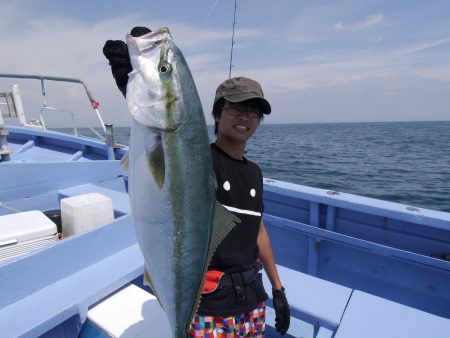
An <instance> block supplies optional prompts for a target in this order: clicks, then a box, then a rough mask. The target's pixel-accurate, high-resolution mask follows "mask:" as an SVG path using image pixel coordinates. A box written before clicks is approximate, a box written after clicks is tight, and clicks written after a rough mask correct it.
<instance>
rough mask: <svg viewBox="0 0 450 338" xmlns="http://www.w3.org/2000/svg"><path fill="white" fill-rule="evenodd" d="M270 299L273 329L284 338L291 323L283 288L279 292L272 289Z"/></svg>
mask: <svg viewBox="0 0 450 338" xmlns="http://www.w3.org/2000/svg"><path fill="white" fill-rule="evenodd" d="M272 299H273V307H274V308H275V328H276V329H277V331H278V332H280V334H281V335H282V336H284V335H285V334H286V332H287V330H288V329H289V324H290V323H291V310H290V308H289V304H288V301H287V299H286V294H285V293H284V288H283V287H282V288H281V289H280V290H275V289H272Z"/></svg>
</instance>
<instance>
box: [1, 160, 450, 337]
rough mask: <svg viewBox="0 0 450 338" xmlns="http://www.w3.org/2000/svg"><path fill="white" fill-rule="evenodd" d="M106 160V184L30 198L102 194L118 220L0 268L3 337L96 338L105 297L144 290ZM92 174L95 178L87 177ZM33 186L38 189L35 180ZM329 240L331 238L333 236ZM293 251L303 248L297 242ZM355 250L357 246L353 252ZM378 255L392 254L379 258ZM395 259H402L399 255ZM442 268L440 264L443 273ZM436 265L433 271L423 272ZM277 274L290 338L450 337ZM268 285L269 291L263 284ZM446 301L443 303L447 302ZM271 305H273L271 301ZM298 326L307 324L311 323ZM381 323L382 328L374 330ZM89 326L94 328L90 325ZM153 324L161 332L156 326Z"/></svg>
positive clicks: (430, 323) (289, 272) (413, 318)
mask: <svg viewBox="0 0 450 338" xmlns="http://www.w3.org/2000/svg"><path fill="white" fill-rule="evenodd" d="M106 163H109V165H110V167H109V170H103V171H102V175H103V176H104V177H103V179H99V178H98V177H97V178H96V180H97V181H96V182H95V183H85V184H81V185H79V184H78V185H75V186H65V187H61V188H58V189H56V190H52V191H53V192H52V193H42V194H41V195H38V196H36V197H34V199H35V200H34V201H32V202H33V203H31V205H33V206H35V205H36V203H38V204H39V203H40V205H41V206H45V205H46V206H47V207H49V208H54V207H55V205H56V204H54V200H56V201H57V200H59V199H61V198H64V197H69V196H76V195H80V194H86V193H91V192H99V193H102V194H104V195H106V196H109V197H110V198H111V199H112V201H113V206H114V209H115V215H116V219H115V221H114V222H112V223H111V224H107V225H105V226H102V227H98V228H96V229H93V230H91V231H89V232H88V233H86V234H82V235H76V236H73V237H70V238H67V239H66V240H64V241H63V242H60V243H58V244H56V245H52V246H50V247H48V248H47V249H45V250H41V251H39V252H36V253H34V254H30V255H29V256H27V257H24V258H23V259H19V260H17V261H15V262H14V264H6V265H4V266H2V267H1V272H2V273H1V274H0V291H1V294H2V297H1V300H0V328H2V331H3V332H9V333H11V334H12V336H24V337H34V336H39V335H43V336H44V337H59V336H61V335H67V334H69V335H71V334H72V333H73V334H74V335H75V332H78V331H77V330H79V328H80V327H81V326H82V324H83V323H85V322H86V324H85V328H84V329H83V331H82V335H81V336H82V337H93V336H95V335H93V334H94V331H95V330H94V329H93V327H96V330H97V331H96V332H97V333H96V334H98V332H99V329H98V326H95V325H94V326H92V321H91V320H90V319H89V318H90V317H89V316H90V314H89V310H90V309H92V308H94V307H95V305H98V304H101V302H102V301H104V300H108V298H109V297H110V296H111V295H114V294H116V292H117V290H121V289H122V288H123V287H126V286H129V285H130V283H131V284H134V285H137V286H139V287H141V288H142V285H141V283H140V280H141V278H142V271H143V258H142V255H141V252H140V250H139V248H138V246H137V244H136V241H135V238H134V231H133V229H132V222H131V219H130V215H129V204H128V203H129V202H128V195H127V194H126V191H125V184H124V180H123V177H122V176H121V174H122V173H121V169H120V166H119V163H118V161H109V162H106ZM11 167H13V165H11ZM114 167H115V169H114ZM86 174H87V172H86ZM91 175H95V174H94V173H92V172H91ZM108 176H109V177H108ZM91 178H92V177H91ZM87 181H89V179H88V180H87ZM34 184H35V185H36V189H38V188H39V182H34ZM19 191H20V189H19V190H18V191H16V192H15V196H16V198H18V196H19V195H20V194H19ZM269 191H270V189H269ZM39 199H40V202H38V200H39ZM9 205H12V206H14V207H17V208H25V207H26V205H27V198H25V197H24V196H22V198H20V199H16V200H11V201H9ZM0 210H2V209H0ZM266 217H267V218H266V223H267V224H268V225H269V226H268V228H269V229H270V231H272V237H273V238H274V241H275V243H276V242H277V241H278V240H279V238H278V237H277V234H276V231H277V230H276V229H277V227H281V226H282V225H281V223H277V221H275V220H277V219H276V216H273V215H270V214H269V215H267V216H266ZM299 224H300V223H299ZM299 224H296V225H295V226H296V228H295V229H293V230H292V228H293V224H291V223H284V225H283V226H285V227H288V228H291V230H292V233H291V235H292V236H294V239H293V240H297V241H299V242H298V243H302V239H301V238H295V236H297V237H298V236H300V235H301V236H302V235H304V234H305V232H306V230H305V229H302V227H299ZM300 225H301V224H300ZM309 230H311V229H309ZM309 232H310V233H311V236H314V237H317V238H319V237H320V236H319V234H318V233H314V232H311V231H309ZM329 235H330V236H331V233H330V234H329ZM288 237H289V238H291V236H288ZM320 238H321V239H322V240H324V241H327V240H328V241H333V242H338V243H340V245H343V246H344V247H345V246H351V245H353V244H352V243H350V242H349V243H346V242H345V241H343V240H342V239H341V240H340V241H339V238H334V237H332V236H331V237H328V238H327V237H326V236H322V237H320ZM275 245H276V247H275V248H276V252H275V254H276V256H277V257H280V258H281V259H280V260H281V261H283V258H284V259H286V258H287V257H286V256H285V253H283V251H282V250H283V249H284V248H286V245H289V243H284V244H283V245H281V244H275ZM306 246H307V245H306ZM353 246H354V245H353ZM295 247H296V248H297V249H301V246H300V245H296V246H295ZM360 249H361V248H360V247H356V250H360ZM381 256H382V257H390V256H389V255H385V254H384V253H383V254H382V255H381ZM397 259H401V260H404V258H402V257H399V258H397ZM444 263H445V262H444ZM55 266H58V269H54V267H55ZM446 267H447V266H446V265H445V264H444V265H443V268H446ZM437 268H438V267H431V268H428V270H431V271H432V270H433V269H437ZM279 270H280V274H281V278H282V281H283V284H284V285H285V287H286V290H287V292H288V299H289V301H290V304H291V307H292V316H293V325H292V328H291V330H290V331H289V334H290V335H291V336H293V337H307V336H308V335H310V336H314V337H322V338H324V337H346V338H351V337H361V336H364V337H369V338H370V337H375V336H376V337H379V336H380V335H379V333H380V332H381V331H380V330H383V334H382V335H381V336H383V337H417V338H419V337H424V336H430V337H442V338H444V337H447V336H448V335H447V334H448V332H450V320H449V319H447V318H444V317H440V316H437V315H434V314H431V313H427V312H424V311H421V310H418V309H415V308H412V307H408V306H406V305H401V304H399V303H395V302H393V301H390V300H387V299H384V298H380V297H378V296H375V295H372V294H370V293H368V292H364V291H360V290H358V289H355V288H350V287H347V286H344V285H339V284H337V283H333V282H330V281H326V280H324V279H322V278H319V277H316V276H311V275H308V274H306V273H302V272H299V271H295V270H294V269H291V268H289V267H286V266H284V267H283V266H279ZM319 271H320V269H319ZM7 276H14V278H7ZM31 279H32V281H33V282H32V283H30V280H31ZM94 281H95V282H94ZM265 284H266V287H268V288H270V285H269V284H268V281H267V279H265ZM447 285H448V284H447ZM145 292H148V290H147V291H145ZM146 297H149V296H148V295H145V296H144V298H143V299H146ZM444 301H447V303H446V304H448V300H444ZM44 303H45V304H46V306H45V307H42V306H41V304H44ZM144 304H146V305H145V306H144ZM268 305H269V307H270V306H271V302H270V301H269V302H268ZM105 306H106V305H105ZM142 306H144V307H142V311H145V310H146V309H147V307H148V305H147V303H145V301H144V303H142ZM152 309H153V310H155V309H154V308H152ZM153 310H152V311H153ZM159 310H160V309H159ZM155 311H156V310H155ZM160 311H161V310H160ZM156 313H158V312H156ZM398 314H401V316H399V315H398ZM86 319H88V320H87V321H86ZM141 320H142V319H138V320H137V323H134V324H133V325H143V323H141V324H139V322H140V321H141ZM299 320H300V321H301V322H299ZM273 323H274V321H273V310H271V309H270V308H269V309H268V325H269V327H268V336H269V337H270V336H271V335H273V336H276V334H275V333H274V329H273ZM303 323H309V324H310V326H305V325H304V324H303ZM380 323H382V325H381V326H382V328H380V327H379V326H380ZM116 324H117V323H116ZM145 325H147V323H146V324H145ZM89 326H92V327H90V328H88V327H89ZM157 327H160V326H159V324H158V325H157ZM157 327H156V328H155V330H156V329H157ZM4 330H5V331H4ZM92 330H94V331H92ZM107 330H108V327H105V328H103V329H100V331H102V332H103V333H104V332H107ZM158 332H159V331H158ZM161 337H163V336H161Z"/></svg>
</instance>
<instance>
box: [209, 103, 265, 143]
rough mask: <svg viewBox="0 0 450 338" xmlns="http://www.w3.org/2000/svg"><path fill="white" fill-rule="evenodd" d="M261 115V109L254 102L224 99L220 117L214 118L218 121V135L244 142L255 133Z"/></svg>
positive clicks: (233, 140) (236, 141)
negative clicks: (234, 101)
mask: <svg viewBox="0 0 450 338" xmlns="http://www.w3.org/2000/svg"><path fill="white" fill-rule="evenodd" d="M261 117H262V113H261V110H260V109H259V107H258V106H257V105H255V104H251V103H246V102H239V103H232V102H228V101H225V104H224V106H223V108H222V112H221V114H220V117H216V118H215V121H216V122H218V123H219V126H218V137H225V138H227V139H229V140H230V141H232V142H235V143H242V142H243V143H245V142H246V141H247V140H248V139H249V138H250V137H251V136H252V135H253V134H254V133H255V131H256V128H257V127H258V125H259V122H260V120H261Z"/></svg>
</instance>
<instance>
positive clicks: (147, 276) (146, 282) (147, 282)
mask: <svg viewBox="0 0 450 338" xmlns="http://www.w3.org/2000/svg"><path fill="white" fill-rule="evenodd" d="M144 285H147V286H149V287H150V288H151V289H152V292H153V294H154V296H155V297H156V299H157V300H158V303H159V305H160V306H161V308H162V309H164V308H163V306H162V304H161V301H160V300H159V297H158V294H157V293H156V289H155V287H154V286H153V282H152V279H151V278H150V274H149V273H148V271H147V267H145V268H144Z"/></svg>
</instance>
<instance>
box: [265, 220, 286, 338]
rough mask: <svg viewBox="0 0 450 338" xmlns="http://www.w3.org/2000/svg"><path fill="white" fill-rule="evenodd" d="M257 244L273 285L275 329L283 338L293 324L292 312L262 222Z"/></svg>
mask: <svg viewBox="0 0 450 338" xmlns="http://www.w3.org/2000/svg"><path fill="white" fill-rule="evenodd" d="M257 243H258V249H259V259H260V261H261V262H262V264H263V265H264V270H265V271H266V274H267V277H269V280H270V284H272V300H273V307H274V308H275V328H276V329H277V331H278V332H280V334H281V335H282V336H284V335H285V334H286V332H287V330H288V329H289V324H290V322H291V319H290V314H291V310H290V308H289V303H288V301H287V299H286V294H285V291H284V288H283V285H282V284H281V281H280V277H279V276H278V271H277V267H276V265H275V258H274V257H273V251H272V246H271V245H270V239H269V234H268V233H267V231H266V227H265V225H264V222H263V221H262V220H261V224H260V226H259V233H258V240H257Z"/></svg>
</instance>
